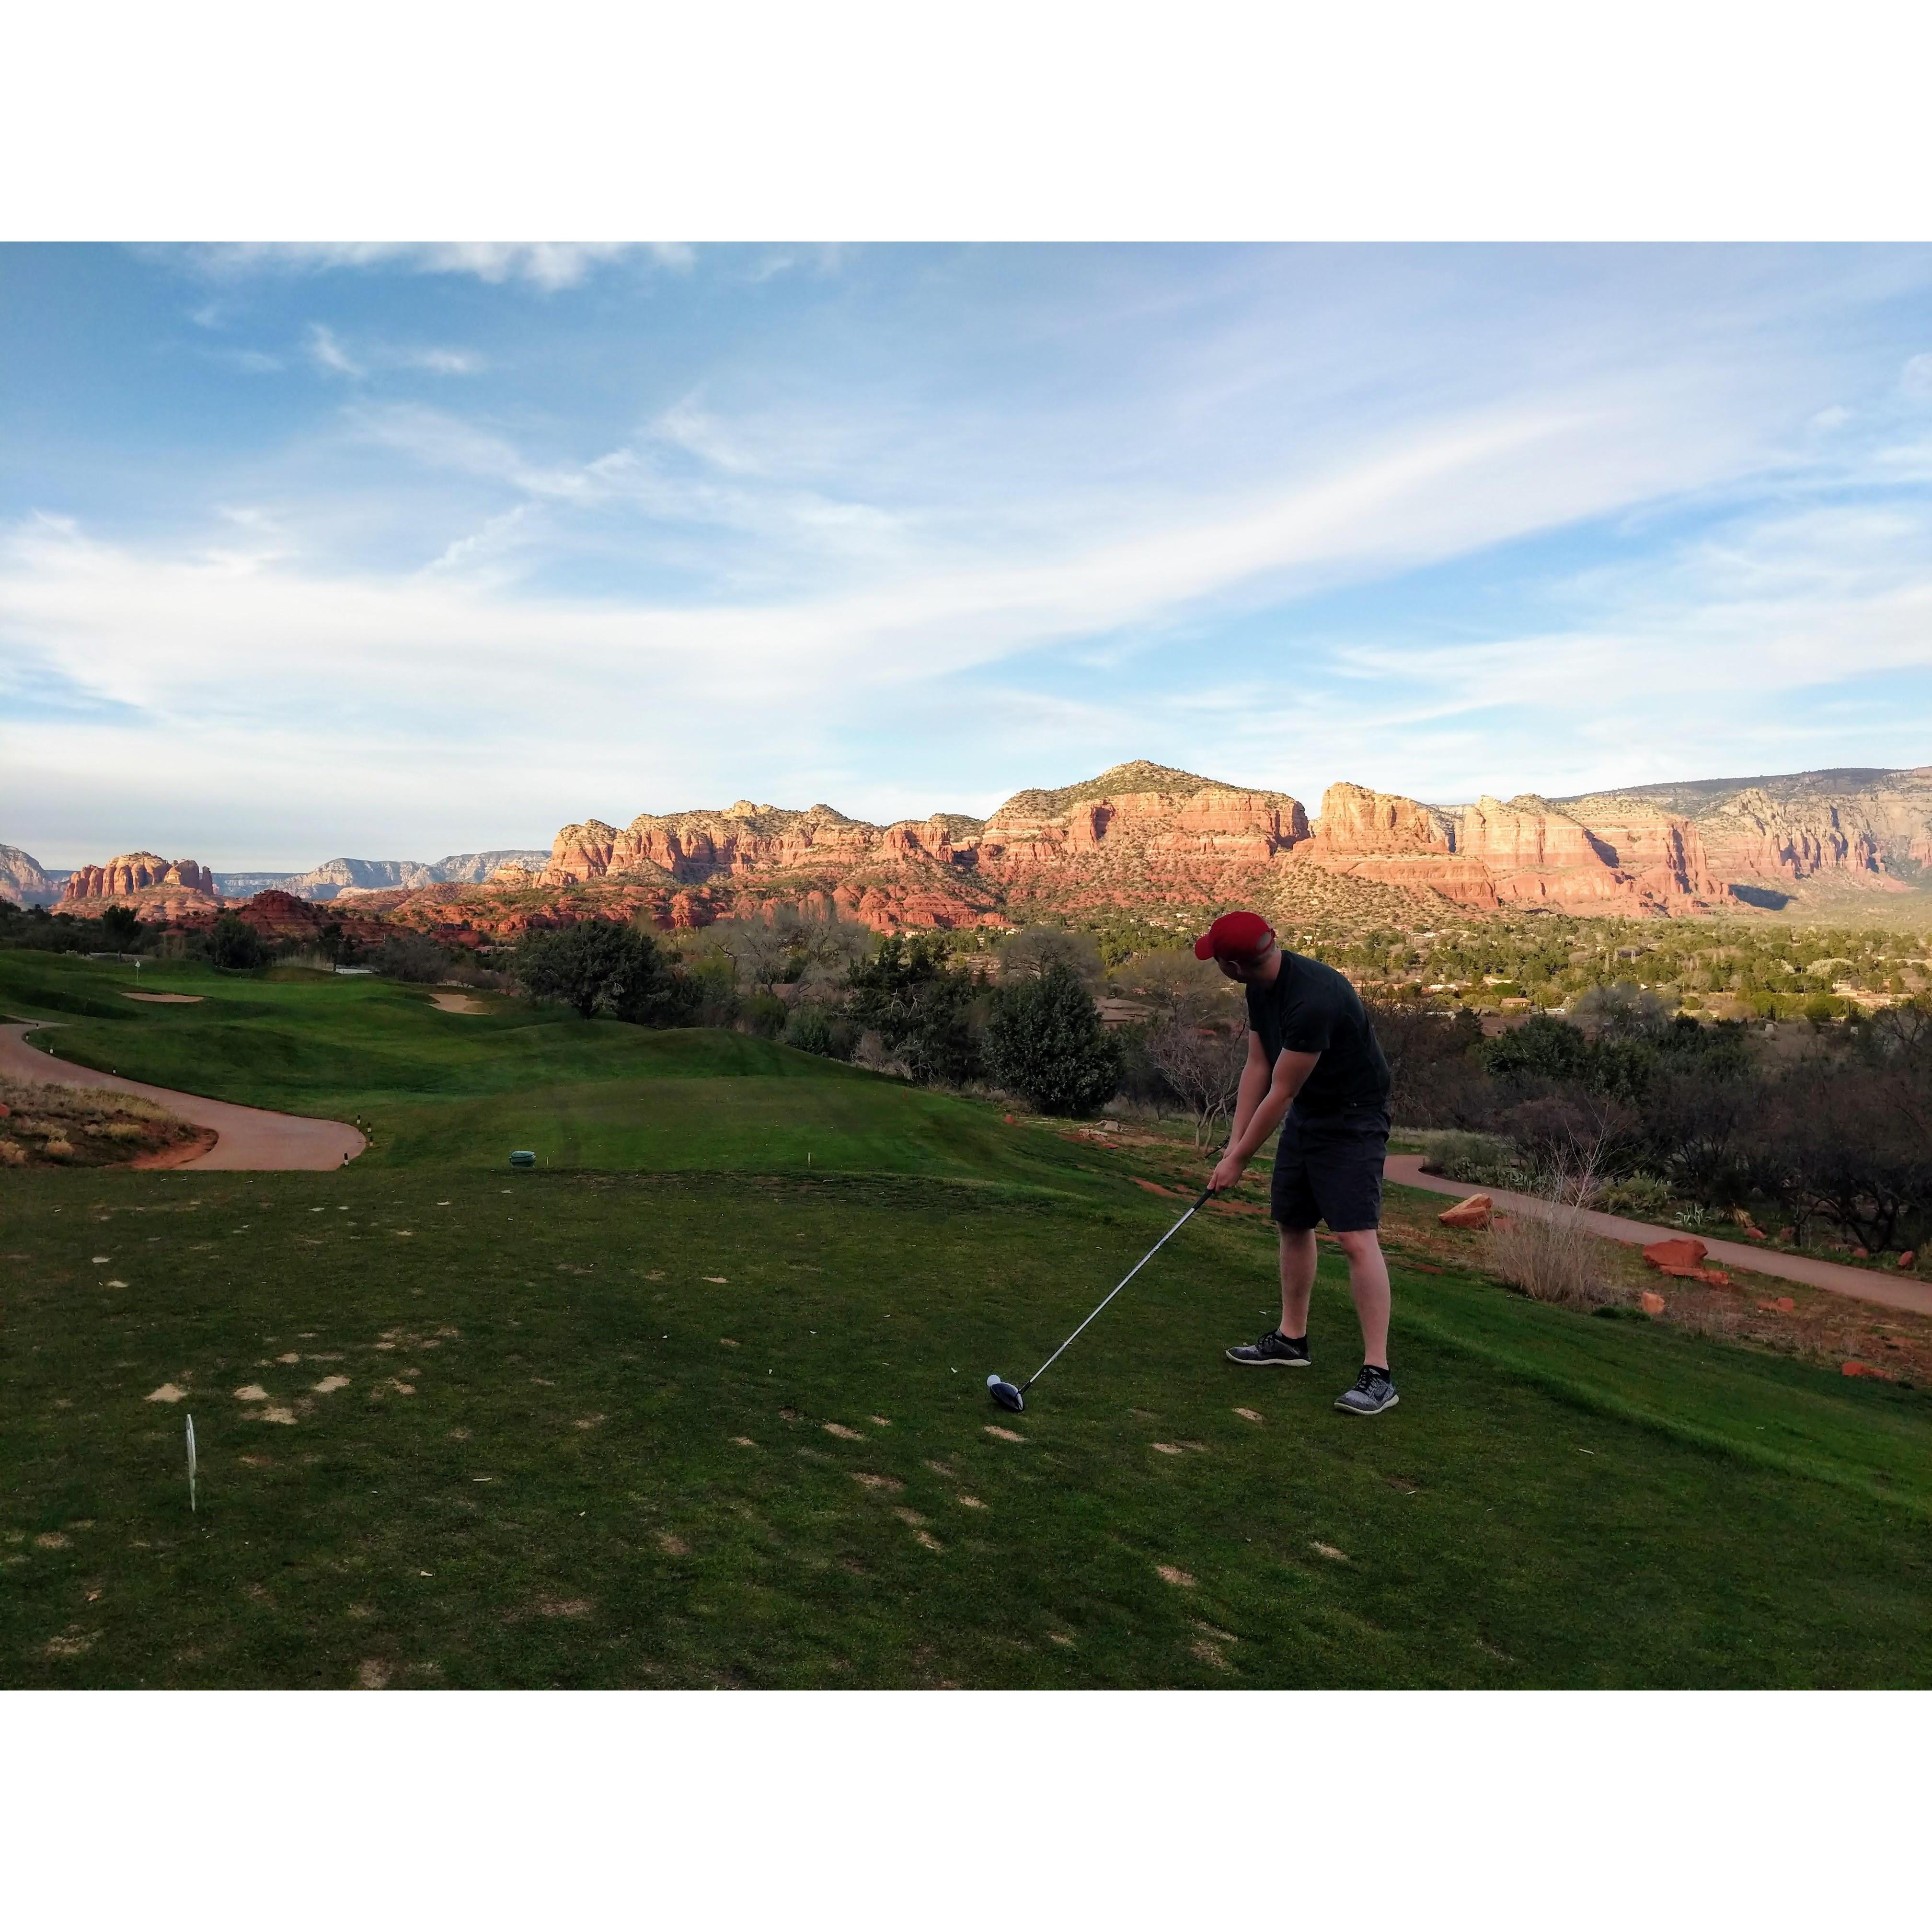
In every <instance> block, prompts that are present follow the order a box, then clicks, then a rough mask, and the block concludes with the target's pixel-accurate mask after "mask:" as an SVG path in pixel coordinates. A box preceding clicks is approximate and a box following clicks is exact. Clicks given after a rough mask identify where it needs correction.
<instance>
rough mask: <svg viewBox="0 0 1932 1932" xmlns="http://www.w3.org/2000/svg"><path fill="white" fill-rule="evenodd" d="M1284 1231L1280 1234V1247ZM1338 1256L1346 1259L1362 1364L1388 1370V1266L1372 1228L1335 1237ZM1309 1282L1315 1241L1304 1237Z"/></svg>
mask: <svg viewBox="0 0 1932 1932" xmlns="http://www.w3.org/2000/svg"><path fill="white" fill-rule="evenodd" d="M1283 1238H1284V1244H1285V1242H1286V1230H1284V1231H1283ZM1335 1238H1336V1240H1337V1241H1338V1242H1340V1244H1341V1247H1342V1252H1343V1254H1345V1255H1346V1256H1347V1257H1348V1259H1349V1293H1350V1294H1352V1295H1354V1297H1355V1317H1356V1319H1357V1320H1358V1321H1359V1322H1361V1325H1362V1360H1363V1361H1364V1362H1365V1363H1367V1364H1368V1366H1369V1367H1370V1368H1372V1369H1383V1370H1386V1369H1387V1368H1388V1331H1389V1278H1388V1262H1385V1260H1384V1259H1382V1243H1381V1241H1379V1240H1378V1239H1377V1238H1376V1231H1375V1229H1373V1228H1364V1229H1362V1230H1361V1232H1359V1233H1358V1234H1353V1235H1337V1236H1336V1237H1335ZM1308 1252H1309V1256H1310V1262H1309V1270H1308V1273H1309V1278H1310V1280H1313V1279H1314V1275H1315V1268H1314V1261H1313V1256H1314V1253H1315V1237H1314V1235H1313V1234H1312V1233H1311V1234H1310V1235H1309V1237H1308ZM1281 1279H1282V1303H1283V1308H1284V1310H1285V1309H1286V1306H1287V1301H1288V1251H1287V1249H1286V1245H1284V1246H1283V1250H1282V1268H1281ZM1301 1307H1302V1312H1303V1313H1304V1316H1305V1315H1306V1314H1307V1309H1308V1295H1307V1290H1306V1289H1304V1290H1303V1292H1302V1297H1301Z"/></svg>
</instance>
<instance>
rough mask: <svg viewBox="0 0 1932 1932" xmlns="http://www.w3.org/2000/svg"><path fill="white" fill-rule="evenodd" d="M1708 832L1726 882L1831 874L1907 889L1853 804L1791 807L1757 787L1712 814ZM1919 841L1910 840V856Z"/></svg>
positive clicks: (1706, 824) (1822, 802)
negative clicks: (1889, 867)
mask: <svg viewBox="0 0 1932 1932" xmlns="http://www.w3.org/2000/svg"><path fill="white" fill-rule="evenodd" d="M1704 829H1705V831H1706V834H1707V835H1708V838H1709V843H1710V845H1711V847H1712V862H1713V864H1715V865H1716V866H1717V867H1718V870H1719V871H1721V873H1722V874H1723V875H1724V877H1725V878H1726V879H1727V880H1733V881H1735V882H1736V883H1741V884H1742V883H1750V882H1752V881H1755V880H1792V881H1793V882H1796V881H1797V880H1801V879H1808V878H1814V877H1817V876H1818V875H1819V874H1820V873H1829V874H1833V875H1835V876H1838V877H1852V878H1855V879H1856V880H1858V882H1860V883H1867V884H1870V885H1874V886H1878V887H1879V888H1880V889H1882V890H1888V891H1893V892H1903V891H1905V890H1906V889H1907V888H1906V886H1904V885H1903V883H1901V882H1900V881H1899V880H1897V879H1894V878H1893V877H1891V876H1890V875H1889V874H1888V873H1887V871H1886V870H1885V862H1884V859H1882V856H1881V855H1880V853H1879V838H1878V834H1877V832H1876V831H1875V830H1874V829H1873V826H1871V824H1870V823H1869V821H1868V819H1867V815H1866V814H1865V812H1864V811H1863V810H1862V809H1861V808H1860V807H1859V806H1858V805H1854V804H1853V803H1852V801H1850V800H1849V799H1830V798H1826V799H1819V800H1818V801H1817V802H1816V803H1814V804H1810V805H1786V804H1781V803H1780V802H1778V800H1777V799H1774V798H1772V797H1771V796H1770V795H1769V793H1766V792H1765V791H1763V790H1760V789H1759V788H1757V787H1751V789H1749V790H1745V791H1741V792H1739V793H1738V794H1737V795H1736V796H1735V797H1734V798H1730V799H1727V800H1726V801H1725V802H1724V804H1722V805H1720V806H1719V807H1718V809H1717V810H1716V811H1714V812H1712V813H1711V814H1709V815H1708V816H1707V817H1706V819H1705V820H1704ZM1916 842H1917V841H1915V840H1914V839H1912V838H1909V837H1908V838H1907V839H1906V847H1907V850H1908V853H1909V851H1910V850H1911V849H1912V846H1913V844H1915V843H1916ZM1914 862H1917V863H1922V862H1923V861H1922V860H1916V859H1915V860H1914Z"/></svg>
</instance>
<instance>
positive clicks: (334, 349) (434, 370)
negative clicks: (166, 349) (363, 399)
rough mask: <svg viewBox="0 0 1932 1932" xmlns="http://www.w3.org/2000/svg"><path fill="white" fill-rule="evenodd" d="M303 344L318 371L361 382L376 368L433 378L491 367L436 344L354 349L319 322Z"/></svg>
mask: <svg viewBox="0 0 1932 1932" xmlns="http://www.w3.org/2000/svg"><path fill="white" fill-rule="evenodd" d="M304 341H305V346H306V347H307V349H308V355H309V359H310V360H311V362H314V364H315V365H316V367H317V368H319V369H324V370H326V371H328V372H329V374H331V375H335V376H347V377H351V378H352V379H353V380H356V381H361V380H362V379H363V378H364V377H367V376H368V375H369V374H370V373H371V371H373V370H377V369H417V370H423V371H427V372H428V374H431V375H433V376H476V375H480V374H482V372H483V371H484V369H485V368H487V367H488V365H487V362H486V361H485V360H484V358H483V357H482V356H480V355H478V353H476V351H475V350H472V349H449V348H443V347H437V345H435V344H416V343H401V344H398V343H391V342H382V341H371V342H369V343H367V344H362V343H359V344H356V345H355V346H354V347H353V349H352V347H351V346H350V344H347V343H346V342H345V341H344V340H343V339H342V338H341V336H339V335H337V334H336V332H335V330H333V329H331V328H330V327H329V326H328V325H327V323H320V322H312V323H310V324H309V326H308V332H307V334H306V335H305V338H304ZM244 353H247V352H244ZM262 360H263V362H264V363H265V364H266V365H269V366H272V367H275V368H279V367H280V366H281V365H280V364H279V362H275V359H273V358H269V357H264V358H263V359H262ZM247 366H253V365H247Z"/></svg>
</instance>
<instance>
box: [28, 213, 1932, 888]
mask: <svg viewBox="0 0 1932 1932" xmlns="http://www.w3.org/2000/svg"><path fill="white" fill-rule="evenodd" d="M1928 297H1932V250H1928V249H1926V248H1894V249H1883V248H1857V247H1849V246H1839V247H1830V248H1789V247H1782V248H1658V249H1643V248H1604V247H1573V248H1446V247H1427V248H1394V247H1374V248H1280V247H1268V248H1247V249H1243V248H1217V247H1209V246H1187V247H1177V248H1155V247H1145V246H1142V247H1124V248H1055V247H1046V246H1028V247H1020V248H956V247H946V248H904V247H896V248H826V249H812V248H795V247H785V248H747V247H733V248H658V249H649V248H638V249H631V250H609V249H577V248H550V249H530V248H477V247H463V248H455V247H452V248H394V247H383V248H367V249H362V248H313V247H311V248H301V249H292V250H275V249H266V248H249V249H237V248H193V249H178V250H166V249H157V248H140V249H115V248H95V247H37V246H33V247H19V246H16V247H9V248H0V841H5V842H7V843H11V844H18V845H22V846H24V847H26V848H27V849H28V850H30V851H31V852H33V853H35V854H36V855H37V856H38V857H40V859H42V860H43V862H46V863H47V864H49V865H72V864H76V863H79V862H85V861H86V860H89V859H100V858H103V857H105V856H107V855H108V854H109V853H112V852H114V851H118V850H124V849H127V848H129V847H134V846H140V845H145V846H149V847H153V848H154V849H156V850H160V851H162V852H163V853H166V854H167V855H169V856H193V857H196V858H198V859H203V860H204V861H206V862H209V863H211V864H214V865H217V866H220V867H239V866H242V865H264V866H284V865H285V866H297V865H307V864H310V863H313V862H316V861H317V860H319V859H322V858H323V857H325V856H329V855H331V854H333V853H338V852H344V853H354V854H357V855H360V856H377V857H395V856H413V857H419V858H431V857H434V856H438V855H440V853H443V852H445V851H448V850H456V849H472V848H477V847H493V846H499V845H526V844H527V845H541V844H547V842H548V841H549V839H550V836H551V835H552V834H553V832H554V831H555V830H556V827H557V826H559V824H561V823H564V822H565V821H566V820H571V819H577V818H581V817H587V816H591V815H595V816H598V817H604V818H606V819H609V820H613V821H615V822H617V823H622V822H623V821H625V820H628V819H629V818H630V817H632V816H634V814H637V812H639V811H671V810H676V809H679V808H685V807H688V806H691V805H722V804H724V803H727V802H729V801H730V800H731V799H736V798H739V797H742V796H751V797H753V798H754V799H759V800H769V801H771V802H775V803H779V804H784V805H806V804H809V803H811V802H814V801H816V800H820V799H823V800H824V801H826V802H829V803H831V804H833V805H837V806H838V807H840V808H841V809H843V810H845V811H850V812H853V813H854V814H859V815H862V816H865V817H871V818H875V819H881V820H883V819H889V818H892V817H901V816H909V815H914V814H924V813H926V812H927V811H932V810H935V809H950V810H959V811H974V812H984V811H987V810H989V808H991V807H992V805H995V804H996V803H997V802H998V801H999V800H1000V799H1001V798H1003V797H1004V796H1007V794H1008V793H1010V792H1011V791H1013V790H1015V789H1016V788H1017V787H1019V786H1022V785H1025V784H1063V783H1066V782H1068V781H1071V780H1073V779H1076V778H1082V777H1085V776H1088V775H1091V774H1092V773H1093V772H1096V771H1097V770H1099V769H1102V768H1103V767H1104V766H1108V765H1110V764H1112V763H1117V762H1118V761H1120V760H1123V759H1126V758H1130V757H1150V758H1154V759H1156V760H1160V762H1162V763H1169V764H1175V765H1180V766H1186V767H1187V768H1189V769H1193V770H1197V771H1201V772H1207V773H1209V774H1211V775H1214V776H1217V777H1223V778H1229V779H1233V780H1237V781H1244V782H1248V783H1252V784H1265V785H1269V786H1274V787H1280V788H1282V789H1284V790H1289V791H1292V792H1293V793H1295V795H1296V796H1299V797H1301V798H1302V799H1304V801H1306V802H1307V804H1308V805H1309V807H1310V810H1311V811H1313V810H1314V809H1315V808H1316V807H1317V805H1319V800H1320V796H1321V793H1322V789H1323V787H1325V786H1326V785H1327V784H1330V783H1331V782H1333V781H1335V780H1337V779H1338V778H1351V779H1354V780H1355V781H1358V782H1360V783H1363V784H1373V785H1376V786H1378V787H1382V788H1384V789H1386V790H1400V791H1405V792H1408V793H1412V794H1413V795H1415V796H1421V797H1424V798H1427V799H1433V800H1436V801H1438V802H1453V801H1457V800H1460V799H1467V798H1472V797H1474V796H1477V795H1478V793H1482V792H1485V791H1487V792H1494V793H1499V794H1502V795H1504V796H1508V795H1509V794H1511V793H1515V792H1517V791H1520V790H1541V791H1544V792H1546V793H1568V792H1575V791H1580V790H1588V789H1591V788H1593V787H1601V786H1608V785H1615V784H1637V783H1642V782H1645V781H1652V780H1657V779H1663V778H1681V777H1694V776H1718V775H1733V774H1745V773H1751V772H1763V771H1783V770H1792V769H1802V768H1803V767H1805V766H1827V765H1848V764H1873V765H1891V764H1919V763H1927V762H1932V731H1928V730H1927V720H1928V719H1929V718H1932V299H1928Z"/></svg>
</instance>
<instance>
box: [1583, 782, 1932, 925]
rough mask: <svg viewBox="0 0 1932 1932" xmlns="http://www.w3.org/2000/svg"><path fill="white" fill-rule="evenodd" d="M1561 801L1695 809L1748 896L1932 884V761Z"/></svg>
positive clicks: (1714, 854) (1611, 808)
mask: <svg viewBox="0 0 1932 1932" xmlns="http://www.w3.org/2000/svg"><path fill="white" fill-rule="evenodd" d="M1559 803H1560V804H1561V805H1562V808H1564V809H1565V810H1566V811H1569V812H1571V813H1572V814H1574V815H1575V816H1577V817H1581V818H1585V819H1587V820H1589V821H1590V822H1591V823H1593V824H1594V823H1596V822H1597V821H1598V819H1599V818H1600V817H1605V816H1610V815H1614V814H1617V813H1619V812H1620V811H1624V810H1626V809H1628V808H1629V807H1631V806H1632V805H1639V806H1643V807H1648V808H1651V809H1653V810H1662V811H1667V812H1671V813H1674V814H1679V815H1682V816H1686V817H1689V818H1690V819H1691V821H1692V823H1694V825H1695V826H1696V827H1697V832H1698V835H1699V837H1700V839H1701V840H1702V841H1703V847H1704V850H1705V854H1706V864H1707V865H1708V867H1709V870H1710V871H1711V873H1712V875H1713V876H1714V877H1715V878H1717V879H1718V880H1721V881H1723V882H1724V885H1725V886H1726V887H1727V889H1728V890H1729V891H1730V894H1731V896H1732V897H1733V898H1738V899H1741V900H1744V901H1747V902H1752V901H1755V902H1757V903H1760V904H1763V903H1771V904H1776V903H1781V902H1782V901H1784V900H1785V899H1786V898H1789V897H1791V896H1796V897H1799V898H1801V899H1811V900H1814V901H1815V900H1816V899H1817V896H1818V895H1819V894H1820V892H1823V893H1825V894H1826V895H1832V894H1834V893H1835V892H1837V891H1838V889H1841V888H1843V889H1847V890H1849V891H1853V892H1887V893H1893V892H1907V891H1911V890H1912V889H1914V888H1915V887H1918V888H1922V887H1923V886H1925V885H1926V884H1927V883H1932V766H1928V765H1921V766H1916V767H1914V768H1912V769H1906V770H1895V771H1885V770H1839V771H1823V772H1793V773H1790V774H1788V775H1785V776H1783V777H1778V778H1748V779H1729V780H1727V779H1700V780H1696V781H1691V782H1689V783H1686V784H1676V785H1649V786H1638V787H1634V788H1632V789H1631V790H1627V791H1616V792H1602V793H1595V794H1593V795H1591V796H1586V797H1581V798H1574V799H1562V800H1559ZM1767 895H1769V896H1767Z"/></svg>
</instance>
